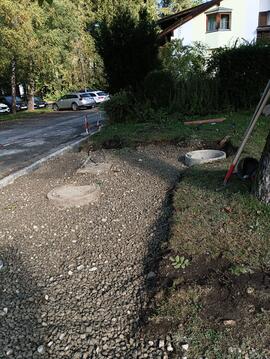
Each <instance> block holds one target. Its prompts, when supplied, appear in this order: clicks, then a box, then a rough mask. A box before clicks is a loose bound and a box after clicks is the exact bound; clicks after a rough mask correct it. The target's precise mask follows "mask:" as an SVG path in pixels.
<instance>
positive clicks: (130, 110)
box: [104, 90, 134, 123]
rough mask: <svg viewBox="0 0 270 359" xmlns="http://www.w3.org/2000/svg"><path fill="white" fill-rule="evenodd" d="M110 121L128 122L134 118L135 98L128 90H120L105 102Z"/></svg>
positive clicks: (105, 109)
mask: <svg viewBox="0 0 270 359" xmlns="http://www.w3.org/2000/svg"><path fill="white" fill-rule="evenodd" d="M104 111H105V112H106V113H107V115H108V118H109V121H110V122H116V123H117V122H128V121H130V120H132V119H133V118H134V99H133V98H132V95H131V94H130V93H129V92H127V91H124V90H122V91H120V92H118V93H116V94H115V95H113V96H112V97H111V99H110V100H109V101H107V102H105V103H104Z"/></svg>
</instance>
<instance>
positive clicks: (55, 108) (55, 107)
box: [53, 103, 59, 111]
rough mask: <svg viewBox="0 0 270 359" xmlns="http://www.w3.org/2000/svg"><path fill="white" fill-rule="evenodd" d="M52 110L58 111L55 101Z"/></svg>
mask: <svg viewBox="0 0 270 359" xmlns="http://www.w3.org/2000/svg"><path fill="white" fill-rule="evenodd" d="M53 110H54V111H59V107H58V106H57V105H56V103H55V104H53Z"/></svg>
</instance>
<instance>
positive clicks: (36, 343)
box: [0, 248, 47, 359]
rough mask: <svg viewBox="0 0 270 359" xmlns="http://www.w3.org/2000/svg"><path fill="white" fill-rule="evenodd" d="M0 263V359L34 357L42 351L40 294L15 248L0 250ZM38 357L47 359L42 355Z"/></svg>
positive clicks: (44, 354) (26, 358) (28, 358)
mask: <svg viewBox="0 0 270 359" xmlns="http://www.w3.org/2000/svg"><path fill="white" fill-rule="evenodd" d="M0 260H1V262H0V268H1V267H2V269H0V358H1V359H2V358H3V359H4V358H11V359H30V358H31V359H32V358H37V357H39V356H40V354H42V353H38V352H37V349H38V348H39V351H42V352H43V350H44V349H45V348H43V347H41V345H42V338H43V337H44V335H43V334H44V333H43V331H44V329H42V326H41V321H40V319H39V318H41V315H39V313H38V312H39V306H38V301H39V300H40V298H41V291H40V289H39V288H38V286H37V283H36V281H35V279H34V278H33V277H32V276H31V274H30V273H29V272H28V270H27V268H26V267H25V266H24V265H23V263H22V259H21V256H20V253H19V250H18V249H16V248H0ZM1 264H4V266H2V265H1ZM39 323H40V324H39ZM42 357H43V358H47V356H46V353H45V352H43V356H42Z"/></svg>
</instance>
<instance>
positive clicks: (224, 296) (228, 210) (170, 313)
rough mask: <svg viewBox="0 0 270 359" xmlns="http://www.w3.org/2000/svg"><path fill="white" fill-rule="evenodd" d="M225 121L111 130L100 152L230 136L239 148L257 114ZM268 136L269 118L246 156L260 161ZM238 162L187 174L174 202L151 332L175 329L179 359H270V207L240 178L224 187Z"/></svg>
mask: <svg viewBox="0 0 270 359" xmlns="http://www.w3.org/2000/svg"><path fill="white" fill-rule="evenodd" d="M224 116H225V117H226V118H227V120H226V121H225V122H224V123H221V124H216V125H201V126H199V127H189V126H184V125H183V123H182V122H181V121H178V120H172V121H171V122H168V123H167V124H153V123H149V124H121V125H108V126H106V127H105V128H104V131H102V132H101V133H100V134H98V135H96V136H94V138H93V140H94V142H95V143H96V144H97V145H101V144H103V143H104V142H106V141H108V140H110V139H113V138H115V136H117V138H118V139H120V140H121V141H122V142H123V143H124V144H125V145H128V146H133V145H136V144H138V143H148V142H155V141H157V142H162V141H164V142H165V141H180V142H181V141H183V142H186V143H190V142H191V143H192V142H193V141H195V142H196V141H210V142H211V141H213V142H214V141H216V140H220V139H222V138H223V137H224V136H226V135H229V136H231V141H232V143H233V145H235V146H239V144H240V141H241V140H242V138H243V134H244V132H245V130H246V128H247V125H248V123H249V121H250V118H251V114H250V113H231V114H228V115H224ZM218 117H222V115H219V116H218ZM208 118H209V116H208ZM210 118H211V117H210ZM269 129H270V124H269V118H265V117H264V118H261V119H260V121H259V122H258V125H257V126H256V129H255V131H254V133H253V135H252V137H251V139H250V140H249V142H248V145H247V147H246V149H245V154H244V155H245V156H247V155H249V156H252V157H257V158H259V157H260V154H261V152H262V149H263V146H264V143H265V140H266V137H267V134H268V131H269ZM231 160H232V159H231V158H230V159H227V160H226V161H224V162H222V163H218V164H211V165H204V166H198V167H194V168H191V169H188V170H187V171H186V172H185V173H184V174H183V178H182V179H181V181H180V183H179V185H178V186H177V189H176V191H175V194H174V199H173V207H174V212H173V218H172V225H171V233H170V240H169V243H168V244H167V245H168V248H166V249H165V251H164V256H163V260H162V261H161V264H160V276H159V285H160V287H159V291H158V293H157V295H156V302H155V310H154V312H153V313H152V317H151V320H150V324H149V327H150V329H149V330H151V332H158V331H159V330H161V332H162V330H163V331H164V332H163V334H164V335H166V334H167V333H168V323H169V327H170V329H169V331H170V332H171V334H172V337H173V342H174V355H175V356H174V357H175V358H181V357H183V356H187V357H188V358H191V359H197V358H208V359H216V358H220V359H225V358H226V359H227V358H228V359H230V358H231V359H234V358H235V359H236V358H245V359H248V358H249V359H251V358H254V359H255V358H258V359H263V358H265V359H266V358H270V221H269V219H270V207H269V206H265V205H263V204H261V203H259V202H258V201H257V200H256V199H255V198H253V197H252V195H251V194H250V183H248V182H246V183H245V182H241V181H240V180H239V179H238V178H236V177H234V178H233V179H232V181H231V182H230V184H229V185H228V186H227V187H226V188H225V187H223V185H222V182H223V178H224V175H225V173H226V170H227V169H228V166H229V163H230V162H231ZM177 255H178V256H179V257H183V258H182V260H183V261H184V260H188V262H186V263H184V264H182V265H181V264H180V268H178V269H176V268H174V266H173V263H172V261H171V259H172V258H175V257H176V256H177ZM180 259H181V258H180ZM174 264H176V263H174ZM151 328H152V329H151ZM160 328H161V329H160ZM162 328H163V329H162ZM183 344H188V345H189V347H188V351H185V350H184V349H183V348H182V345H183Z"/></svg>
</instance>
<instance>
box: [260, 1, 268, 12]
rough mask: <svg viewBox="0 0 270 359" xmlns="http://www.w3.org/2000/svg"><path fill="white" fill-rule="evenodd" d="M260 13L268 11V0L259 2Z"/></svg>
mask: <svg viewBox="0 0 270 359" xmlns="http://www.w3.org/2000/svg"><path fill="white" fill-rule="evenodd" d="M260 11H270V0H260Z"/></svg>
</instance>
